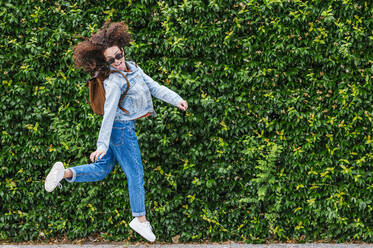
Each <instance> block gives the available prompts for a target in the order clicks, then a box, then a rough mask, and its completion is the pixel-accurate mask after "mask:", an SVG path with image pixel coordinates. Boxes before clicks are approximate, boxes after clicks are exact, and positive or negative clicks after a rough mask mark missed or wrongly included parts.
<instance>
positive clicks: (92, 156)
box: [89, 150, 106, 162]
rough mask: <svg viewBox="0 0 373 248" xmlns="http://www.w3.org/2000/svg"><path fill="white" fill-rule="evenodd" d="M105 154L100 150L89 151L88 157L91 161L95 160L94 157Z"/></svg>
mask: <svg viewBox="0 0 373 248" xmlns="http://www.w3.org/2000/svg"><path fill="white" fill-rule="evenodd" d="M105 154H106V152H105V151H102V150H96V151H94V152H92V153H91V155H90V156H89V158H90V159H91V161H92V162H95V159H96V160H98V159H99V158H100V159H101V158H102V157H103V156H104V155H105Z"/></svg>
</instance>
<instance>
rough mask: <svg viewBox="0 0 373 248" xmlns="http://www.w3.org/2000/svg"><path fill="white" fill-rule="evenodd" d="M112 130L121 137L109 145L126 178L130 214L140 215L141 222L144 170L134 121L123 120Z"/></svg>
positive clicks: (143, 208)
mask: <svg viewBox="0 0 373 248" xmlns="http://www.w3.org/2000/svg"><path fill="white" fill-rule="evenodd" d="M112 132H113V133H112V135H113V134H115V133H117V134H116V135H115V137H117V138H118V137H121V138H120V139H115V140H111V142H110V145H111V147H112V149H113V151H114V154H115V158H116V160H117V161H118V162H119V164H120V166H121V167H122V169H123V171H124V173H125V174H126V177H127V180H128V191H129V197H130V204H131V210H132V216H136V217H140V218H139V220H140V221H142V222H143V221H146V219H145V213H146V211H145V189H144V170H143V166H142V162H141V155H140V149H139V145H138V143H137V137H136V133H135V122H134V121H126V122H123V124H122V126H120V127H119V126H118V127H117V128H113V131H112ZM120 134H121V135H120Z"/></svg>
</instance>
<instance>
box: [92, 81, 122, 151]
mask: <svg viewBox="0 0 373 248" xmlns="http://www.w3.org/2000/svg"><path fill="white" fill-rule="evenodd" d="M120 85H121V82H120V78H119V77H118V76H114V75H113V74H111V75H110V77H109V80H105V81H104V87H105V98H106V100H105V105H104V116H103V119H102V123H101V128H100V133H99V135H98V140H97V150H102V151H104V152H107V150H108V149H109V142H110V136H111V131H112V129H113V123H114V118H115V114H116V110H117V108H118V102H119V99H120V95H121V90H120V89H121V87H120Z"/></svg>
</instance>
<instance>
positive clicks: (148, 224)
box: [146, 221, 153, 231]
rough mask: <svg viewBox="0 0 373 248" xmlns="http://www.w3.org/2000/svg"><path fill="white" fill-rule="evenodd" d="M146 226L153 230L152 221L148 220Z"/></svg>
mask: <svg viewBox="0 0 373 248" xmlns="http://www.w3.org/2000/svg"><path fill="white" fill-rule="evenodd" d="M146 226H147V227H148V228H149V229H150V230H151V231H153V229H152V226H151V225H150V222H149V221H148V222H146Z"/></svg>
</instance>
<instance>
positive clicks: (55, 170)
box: [44, 162, 65, 192]
mask: <svg viewBox="0 0 373 248" xmlns="http://www.w3.org/2000/svg"><path fill="white" fill-rule="evenodd" d="M64 173H65V167H64V166H63V163H62V162H56V163H55V164H54V165H53V167H52V169H51V171H50V172H49V173H48V176H47V178H46V179H45V183H44V188H45V190H46V191H48V192H52V191H53V190H54V189H55V188H56V187H57V185H58V186H59V187H60V188H61V187H62V185H61V184H60V181H61V180H62V179H63V175H64Z"/></svg>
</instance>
